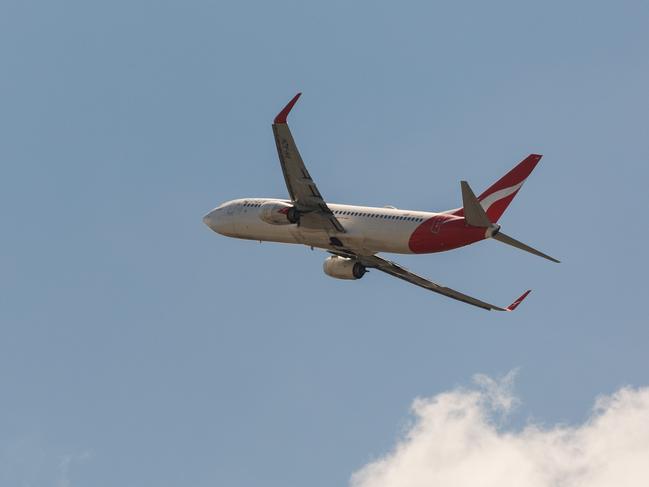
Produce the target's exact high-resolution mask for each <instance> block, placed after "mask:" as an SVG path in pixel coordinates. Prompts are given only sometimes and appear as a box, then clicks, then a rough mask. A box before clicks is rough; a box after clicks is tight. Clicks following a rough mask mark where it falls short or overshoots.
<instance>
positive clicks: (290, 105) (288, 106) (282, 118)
mask: <svg viewBox="0 0 649 487" xmlns="http://www.w3.org/2000/svg"><path fill="white" fill-rule="evenodd" d="M300 95H302V93H298V94H297V95H295V96H294V97H293V99H292V100H291V101H289V102H288V103H287V104H286V106H285V107H284V109H283V110H282V111H281V112H279V113H278V114H277V116H276V117H275V120H273V123H286V117H288V113H289V112H290V111H291V110H292V109H293V105H295V103H296V102H297V99H298V98H300Z"/></svg>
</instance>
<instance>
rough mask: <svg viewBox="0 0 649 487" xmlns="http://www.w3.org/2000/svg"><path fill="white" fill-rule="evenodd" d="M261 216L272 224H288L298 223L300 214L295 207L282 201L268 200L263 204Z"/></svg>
mask: <svg viewBox="0 0 649 487" xmlns="http://www.w3.org/2000/svg"><path fill="white" fill-rule="evenodd" d="M259 218H260V219H261V220H262V221H264V222H266V223H270V224H271V225H288V224H291V223H298V222H299V221H300V214H299V213H298V211H297V210H296V209H295V207H294V206H293V205H291V204H289V203H284V202H282V201H268V202H266V203H264V204H263V205H261V209H260V211H259Z"/></svg>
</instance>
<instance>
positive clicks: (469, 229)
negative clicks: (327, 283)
mask: <svg viewBox="0 0 649 487" xmlns="http://www.w3.org/2000/svg"><path fill="white" fill-rule="evenodd" d="M300 95H301V93H298V94H297V95H295V96H294V97H293V99H291V101H289V102H288V104H287V105H286V106H285V107H284V109H283V110H282V111H281V112H279V114H278V115H277V116H276V117H275V119H274V121H273V125H272V128H273V134H274V136H275V143H276V145H277V153H278V155H279V161H280V165H281V167H282V172H283V174H284V180H285V182H286V188H287V189H288V194H289V196H290V199H277V198H242V199H235V200H231V201H226V202H225V203H223V204H221V205H220V206H218V207H217V208H215V209H213V210H212V211H210V212H209V213H208V214H207V215H205V216H204V217H203V222H204V223H205V224H206V225H207V226H208V227H209V228H210V229H212V230H213V231H215V232H217V233H219V234H221V235H225V236H227V237H234V238H240V239H247V240H258V241H260V242H261V241H267V242H281V243H291V244H302V245H306V246H308V247H311V248H314V247H315V248H320V249H324V250H326V251H327V252H329V253H330V254H332V255H331V256H330V257H328V258H327V259H326V260H325V262H324V265H323V270H324V272H325V274H327V275H329V276H331V277H334V278H338V279H350V280H354V279H360V278H362V277H363V276H364V275H365V273H366V272H367V270H368V269H377V270H379V271H382V272H385V273H386V274H389V275H391V276H394V277H397V278H399V279H402V280H404V281H407V282H409V283H411V284H414V285H416V286H420V287H422V288H424V289H428V290H429V291H433V292H435V293H438V294H442V295H444V296H447V297H449V298H452V299H456V300H458V301H462V302H464V303H467V304H471V305H473V306H477V307H479V308H483V309H486V310H497V311H514V309H516V307H517V306H518V305H519V304H520V303H521V302H522V301H523V300H524V299H525V298H526V297H527V296H528V294H529V293H530V292H531V290H528V291H526V292H525V293H523V294H522V295H521V296H520V297H519V298H518V299H516V300H515V301H514V302H513V303H512V304H510V305H509V306H506V307H500V306H496V305H494V304H490V303H487V302H485V301H482V300H479V299H476V298H474V297H471V296H468V295H466V294H463V293H461V292H459V291H456V290H454V289H451V288H449V287H446V286H443V285H442V284H438V283H435V282H432V281H430V280H428V279H425V278H424V277H421V276H419V275H417V274H415V273H413V272H411V271H409V270H407V269H405V268H404V267H402V266H400V265H398V264H396V263H395V262H391V261H389V260H387V259H384V258H383V257H379V256H378V255H377V253H379V252H389V253H396V254H429V253H434V252H444V251H447V250H451V249H456V248H459V247H463V246H465V245H469V244H472V243H475V242H479V241H481V240H485V239H493V240H497V241H499V242H502V243H504V244H507V245H511V246H513V247H516V248H518V249H521V250H524V251H526V252H530V253H532V254H534V255H537V256H540V257H543V258H545V259H548V260H551V261H552V262H557V263H558V262H559V261H558V260H557V259H555V258H554V257H550V256H549V255H546V254H544V253H543V252H540V251H538V250H536V249H534V248H532V247H530V246H528V245H526V244H524V243H522V242H519V241H518V240H516V239H514V238H512V237H510V236H508V235H506V234H504V233H503V232H501V231H500V225H498V220H499V219H500V217H501V216H502V214H503V213H504V212H505V210H506V209H507V207H508V205H509V204H510V203H511V201H512V200H513V199H514V197H515V196H516V194H517V193H518V191H519V190H520V189H521V186H523V183H524V182H525V180H526V179H527V177H528V176H529V175H530V173H531V172H532V170H533V169H534V167H535V166H536V165H537V164H538V162H539V160H540V159H541V155H540V154H530V155H529V156H527V157H526V158H525V159H523V161H521V162H520V163H519V164H518V165H517V166H516V167H514V168H513V169H512V170H511V171H509V172H508V173H507V174H505V175H504V176H503V177H502V178H500V179H499V180H498V181H496V182H495V183H494V184H493V185H491V186H490V187H489V188H488V189H487V190H486V191H484V192H483V193H482V194H481V195H480V196H478V197H476V196H475V194H474V192H473V190H472V189H471V187H470V186H469V183H468V182H466V181H461V183H460V188H461V192H462V205H463V206H462V208H458V209H454V210H448V211H444V212H441V213H432V212H429V211H420V210H402V209H398V208H394V207H392V206H386V207H383V208H377V207H370V206H356V205H345V204H335V203H327V202H325V200H324V198H323V197H322V195H321V194H320V191H319V190H318V188H317V186H316V184H315V182H314V181H313V179H312V178H311V176H310V174H309V172H308V171H307V169H306V167H305V165H304V162H303V160H302V157H301V156H300V153H299V151H298V148H297V146H296V144H295V141H294V140H293V136H292V135H291V131H290V129H289V127H288V124H287V122H286V120H287V117H288V114H289V112H290V111H291V110H292V108H293V106H294V105H295V103H296V102H297V100H298V98H299V97H300Z"/></svg>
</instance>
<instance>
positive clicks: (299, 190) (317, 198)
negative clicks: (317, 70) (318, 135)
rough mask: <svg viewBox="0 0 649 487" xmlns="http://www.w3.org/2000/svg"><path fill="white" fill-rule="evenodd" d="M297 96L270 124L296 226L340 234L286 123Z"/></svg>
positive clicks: (339, 228)
mask: <svg viewBox="0 0 649 487" xmlns="http://www.w3.org/2000/svg"><path fill="white" fill-rule="evenodd" d="M300 95H301V93H298V94H297V95H295V97H293V99H292V100H291V101H290V102H288V104H287V105H286V106H285V107H284V109H283V110H282V111H281V112H279V114H278V115H277V116H276V117H275V120H274V122H273V134H274V135H275V144H276V145H277V154H278V155H279V162H280V164H281V166H282V172H283V173H284V180H285V181H286V188H287V189H288V193H289V195H290V197H291V200H292V201H293V203H294V205H295V207H296V209H297V210H298V212H300V213H301V217H300V226H303V227H306V228H313V229H322V230H327V231H330V232H340V233H344V232H345V229H344V228H343V226H342V225H341V224H340V222H339V221H338V219H337V218H336V217H335V216H334V214H333V212H332V211H331V210H330V209H329V207H328V206H327V203H325V201H324V199H323V198H322V195H321V194H320V191H318V187H317V186H316V185H315V183H314V182H313V179H311V176H310V175H309V171H307V169H306V166H305V165H304V161H303V160H302V157H301V156H300V152H299V151H298V149H297V145H295V141H294V140H293V135H292V134H291V130H290V129H289V128H288V125H287V123H286V117H287V116H288V114H289V112H290V111H291V109H292V108H293V105H295V102H297V99H298V98H299V97H300Z"/></svg>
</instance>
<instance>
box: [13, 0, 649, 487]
mask: <svg viewBox="0 0 649 487" xmlns="http://www.w3.org/2000/svg"><path fill="white" fill-rule="evenodd" d="M648 20H649V8H648V7H647V4H646V3H645V2H640V1H637V2H633V1H628V2H626V1H623V2H568V3H566V2H517V1H516V2H515V1H511V2H489V3H485V2H453V3H432V2H420V3H417V2H407V3H399V4H397V3H394V2H355V3H350V2H328V3H326V4H325V3H322V2H320V3H313V2H284V1H279V2H252V1H251V2H236V3H235V2H232V3H226V2H210V1H187V2H179V1H164V2H160V1H158V2H154V1H142V0H136V1H133V0H131V1H128V2H127V1H119V0H118V1H113V2H87V1H62V2H44V1H24V0H21V1H14V0H5V1H4V2H2V3H1V4H0V60H1V62H2V69H1V70H0V89H1V90H2V93H3V94H4V96H3V97H2V103H1V106H0V133H2V134H3V137H2V141H3V142H2V144H0V156H1V160H2V167H3V169H4V170H3V177H2V178H1V179H0V188H1V190H0V202H1V205H0V207H1V208H2V209H1V210H0V211H1V216H2V221H3V230H4V231H3V238H2V244H1V248H2V252H0V269H1V275H2V278H0V286H1V287H2V288H1V292H0V296H1V298H0V303H1V306H0V321H1V323H2V340H0V387H1V391H2V400H1V401H0V480H1V481H2V482H1V483H2V484H4V485H25V486H27V485H29V486H41V485H42V486H49V485H67V486H70V485H71V486H76V485H94V486H97V487H101V486H113V485H122V486H139V485H159V486H176V485H191V486H211V485H229V486H252V485H259V484H260V483H262V482H263V483H264V484H265V485H269V486H275V485H276V486H280V485H281V486H287V485H296V486H297V485H305V484H307V483H308V484H309V485H313V486H325V485H327V486H329V485H346V484H347V483H348V481H349V478H350V476H351V475H352V473H353V472H354V471H357V470H358V469H359V468H361V467H362V466H363V465H365V464H366V463H367V462H368V461H370V460H372V459H373V458H376V457H377V456H380V455H383V454H385V453H386V452H387V451H388V450H389V449H390V448H392V445H393V444H394V441H395V438H396V437H398V435H399V433H400V432H401V431H402V429H403V425H404V424H405V423H406V422H407V421H408V418H409V416H408V415H409V412H408V411H409V405H410V403H411V401H412V400H413V399H414V398H415V397H417V396H430V395H434V394H438V393H440V392H442V391H446V390H450V389H453V388H455V387H457V386H458V385H463V384H467V383H469V382H470V381H471V377H472V376H473V374H475V373H484V374H488V375H491V376H502V375H504V374H506V373H507V372H508V371H510V370H513V369H518V370H519V373H518V378H517V380H516V384H515V390H516V394H517V395H518V396H519V397H520V399H521V404H520V406H519V407H518V408H517V409H516V411H515V413H514V414H513V416H512V417H511V419H510V421H511V423H510V426H509V427H511V428H513V429H516V428H520V427H521V426H522V425H524V424H526V423H527V422H528V421H530V420H534V421H538V422H541V423H544V424H555V423H568V424H570V423H578V422H581V421H583V420H584V418H585V417H586V416H587V415H588V411H589V408H590V407H591V406H592V404H593V401H594V399H595V398H596V397H597V396H598V395H600V394H610V393H612V392H614V391H615V390H617V389H618V388H620V387H621V386H624V385H632V386H645V385H647V384H649V367H648V366H649V359H647V353H646V344H647V340H648V339H649V331H648V329H647V318H646V310H645V299H646V292H647V284H646V270H647V257H646V250H645V247H646V245H645V242H646V241H647V238H648V237H649V232H648V231H647V225H646V224H645V221H644V218H643V215H644V214H645V212H646V210H645V208H646V206H647V204H648V203H649V199H648V198H647V193H646V180H647V177H648V176H649V169H648V167H649V165H648V164H647V162H648V160H647V154H649V142H648V141H649V137H647V136H648V135H649V134H648V129H649V118H648V115H647V114H648V113H649V95H647V89H646V87H647V86H649V61H648V60H649V55H648V54H649V53H648V46H649V34H648V31H647V29H646V26H647V21H648ZM297 91H302V92H303V93H304V95H303V97H302V98H301V99H300V101H299V103H298V105H297V106H296V107H295V109H294V111H293V113H292V114H291V119H290V124H291V127H292V130H293V134H294V136H295V138H296V141H297V143H298V145H299V147H300V150H301V152H302V155H303V157H304V159H305V161H306V163H307V166H308V168H309V170H310V172H311V174H312V176H313V177H314V179H315V180H316V182H317V184H318V186H319V188H320V190H321V192H322V194H323V195H324V197H325V198H326V199H328V200H330V201H333V202H341V203H357V204H370V205H377V206H382V205H386V204H390V205H395V206H397V207H402V208H418V209H427V210H433V211H434V210H445V209H448V208H453V207H457V206H459V204H460V200H461V198H460V188H459V181H460V180H461V179H467V180H469V181H470V183H471V185H472V187H473V188H474V189H475V190H476V191H477V192H478V191H481V190H482V189H483V188H485V187H486V186H487V185H488V184H490V183H491V182H492V181H494V180H495V179H497V178H499V177H500V176H501V175H502V174H504V173H505V172H506V171H507V170H509V169H510V168H511V167H513V166H514V165H515V164H516V163H517V162H518V161H519V160H521V159H522V158H524V157H525V156H526V155H527V154H529V153H532V152H538V153H542V154H544V158H543V160H542V161H541V163H540V164H539V166H538V167H537V168H536V170H535V172H534V173H533V174H532V176H531V177H530V179H529V180H528V182H527V183H526V185H525V187H524V188H523V190H522V191H521V192H520V193H519V195H518V197H517V198H516V200H515V201H514V203H513V204H512V205H511V206H510V208H509V210H508V212H507V213H506V214H505V215H504V217H503V218H502V220H501V223H502V224H503V229H504V231H505V232H507V233H508V234H510V235H513V236H515V237H516V238H519V239H521V240H523V241H525V242H528V243H530V244H532V245H534V246H536V247H538V248H539V249H541V250H543V251H546V252H548V253H549V254H551V255H554V256H557V257H558V258H560V259H561V260H562V261H563V263H562V264H560V265H554V264H551V263H549V262H547V261H544V260H542V259H538V258H534V257H533V256H530V255H527V254H524V253H522V252H518V251H516V250H515V249H512V248H509V247H506V246H503V245H499V244H497V243H496V242H483V243H480V244H477V245H475V246H472V247H470V248H465V249H460V250H457V251H453V252H450V253H446V254H437V255H429V256H417V257H411V256H395V260H397V261H398V262H400V263H402V264H404V265H406V266H408V267H410V268H412V269H414V270H416V271H417V272H419V273H421V274H423V275H426V276H429V277H430V278H431V279H433V280H436V281H438V282H442V283H445V284H447V285H449V286H452V287H455V288H457V289H459V290H462V291H465V292H467V293H470V294H473V295H475V296H477V297H480V298H483V299H485V300H487V301H491V302H494V303H497V304H508V303H509V302H511V301H512V300H513V299H514V298H515V297H516V296H518V295H519V294H520V293H521V292H522V291H523V290H525V289H527V288H532V289H534V292H533V293H532V295H530V297H529V298H528V299H527V300H526V302H525V303H524V305H522V306H521V307H520V308H519V309H518V310H517V312H516V313H510V314H502V313H487V312H484V311H482V310H479V309H473V308H471V307H468V306H465V305H462V304H460V303H457V302H454V301H452V300H448V299H444V298H442V297H439V296H436V295H433V294H431V293H427V292H425V291H423V290H421V289H418V288H415V287H413V286H408V285H406V284H405V283H403V282H401V281H398V280H396V279H391V278H389V277H387V276H385V275H379V274H378V273H376V272H372V273H370V274H368V275H367V276H366V277H365V278H364V279H363V280H361V281H357V282H342V281H336V280H333V279H330V278H328V277H327V276H325V275H324V274H323V273H322V270H321V264H322V261H323V259H324V258H325V255H324V254H323V253H321V252H317V251H315V252H312V251H310V250H308V249H306V248H301V247H297V246H296V247H292V246H282V245H277V244H261V245H260V244H259V243H254V242H247V241H236V240H229V239H226V238H224V237H221V236H219V235H216V234H214V233H212V232H210V230H209V229H208V228H206V227H205V226H204V225H203V224H202V222H201V218H202V216H203V214H204V213H206V212H207V211H208V210H209V209H210V208H212V207H214V206H216V205H217V204H219V203H220V202H222V201H224V200H228V199H232V198H235V197H241V196H269V197H274V196H277V197H285V196H286V189H285V187H284V183H283V179H282V175H281V171H280V168H279V164H278V161H277V156H276V153H275V148H274V142H273V138H272V133H271V130H270V124H271V121H272V118H273V117H274V115H275V114H276V112H277V111H278V110H279V109H281V108H282V106H283V105H284V104H285V103H286V102H287V101H288V100H289V99H290V97H292V96H293V95H294V94H295V93H296V92H297Z"/></svg>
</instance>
